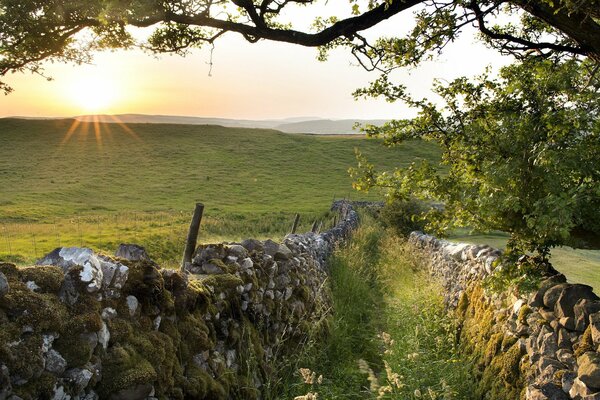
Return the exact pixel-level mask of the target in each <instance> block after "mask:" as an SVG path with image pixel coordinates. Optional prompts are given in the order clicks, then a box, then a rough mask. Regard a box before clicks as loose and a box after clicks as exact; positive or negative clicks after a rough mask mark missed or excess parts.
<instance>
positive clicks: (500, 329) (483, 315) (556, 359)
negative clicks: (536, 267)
mask: <svg viewBox="0 0 600 400" xmlns="http://www.w3.org/2000/svg"><path fill="white" fill-rule="evenodd" d="M410 241H411V242H412V243H413V244H414V246H415V247H416V248H418V249H419V251H420V252H422V253H423V255H424V256H425V259H426V261H427V262H428V264H429V267H430V271H431V273H432V274H433V275H434V276H437V277H438V278H439V279H440V281H441V283H442V284H443V285H444V287H445V296H446V301H447V304H448V305H449V306H450V307H451V308H452V309H454V310H455V312H456V315H457V317H458V321H459V327H458V332H457V341H458V342H459V343H460V346H461V348H462V349H463V351H464V352H465V353H466V354H467V355H470V356H471V357H472V360H473V363H474V368H475V370H476V372H477V375H478V377H479V392H478V393H477V394H476V395H477V398H482V399H507V400H508V399H530V400H543V399H553V400H562V399H578V400H579V399H585V400H592V399H600V354H599V353H598V346H599V345H600V301H599V298H598V296H596V295H595V294H594V293H593V291H592V288H591V287H589V286H586V285H578V284H571V283H567V282H566V279H565V277H564V275H562V274H558V273H556V274H555V275H553V276H549V277H548V278H547V279H545V280H543V281H542V282H541V284H540V285H539V288H538V289H537V290H535V291H533V292H532V293H519V292H518V291H516V290H511V291H508V292H504V293H493V292H492V291H490V290H486V289H484V285H483V282H484V281H485V280H486V278H488V277H490V275H491V274H494V273H495V271H497V270H498V269H502V268H503V267H502V265H501V264H500V263H499V257H500V255H501V252H500V251H498V250H496V249H493V248H491V247H489V246H480V245H469V244H464V243H462V244H457V243H451V242H448V241H445V240H440V239H437V238H435V237H433V236H429V235H425V234H422V233H420V232H413V233H412V234H411V236H410ZM520 262H521V263H525V262H527V260H526V258H522V259H521V260H520Z"/></svg>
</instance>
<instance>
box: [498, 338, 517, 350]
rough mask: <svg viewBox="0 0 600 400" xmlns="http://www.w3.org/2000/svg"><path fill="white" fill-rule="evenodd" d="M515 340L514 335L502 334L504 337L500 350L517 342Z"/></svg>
mask: <svg viewBox="0 0 600 400" xmlns="http://www.w3.org/2000/svg"><path fill="white" fill-rule="evenodd" d="M517 340H518V339H517V338H516V337H515V336H513V335H504V338H503V339H502V346H501V350H502V351H506V350H507V349H508V348H510V347H511V346H512V345H513V344H515V343H516V342H517Z"/></svg>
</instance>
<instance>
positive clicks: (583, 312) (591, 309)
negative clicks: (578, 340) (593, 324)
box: [573, 299, 600, 332]
mask: <svg viewBox="0 0 600 400" xmlns="http://www.w3.org/2000/svg"><path fill="white" fill-rule="evenodd" d="M573 311H574V312H575V330H577V331H578V332H583V331H585V329H586V328H587V326H588V324H589V318H590V315H591V314H594V313H597V312H599V311H600V301H593V300H588V299H581V300H579V301H578V302H577V304H575V307H573Z"/></svg>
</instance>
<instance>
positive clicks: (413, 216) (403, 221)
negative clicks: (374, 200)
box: [380, 198, 427, 236]
mask: <svg viewBox="0 0 600 400" xmlns="http://www.w3.org/2000/svg"><path fill="white" fill-rule="evenodd" d="M426 211H427V207H426V206H425V205H424V204H423V203H422V202H420V201H419V200H417V199H414V198H409V199H395V200H393V201H392V202H391V203H387V204H386V205H385V206H384V207H383V209H382V210H381V213H380V218H381V222H382V223H383V225H384V226H385V227H386V228H392V229H394V230H395V231H396V232H397V233H398V234H400V235H402V236H408V235H409V234H410V233H411V232H412V231H423V230H424V228H425V225H426V221H425V219H424V217H423V215H424V213H425V212H426Z"/></svg>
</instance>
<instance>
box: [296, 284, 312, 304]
mask: <svg viewBox="0 0 600 400" xmlns="http://www.w3.org/2000/svg"><path fill="white" fill-rule="evenodd" d="M294 295H295V296H296V298H298V299H299V300H302V301H305V302H306V301H309V300H310V295H311V293H310V289H309V288H308V286H306V285H300V286H297V287H296V288H295V289H294Z"/></svg>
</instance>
